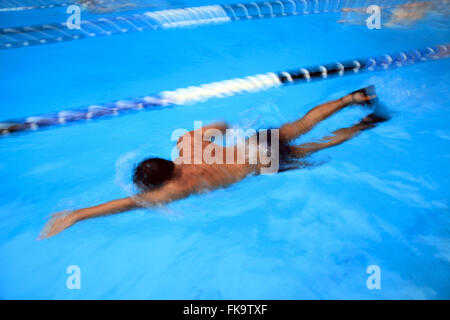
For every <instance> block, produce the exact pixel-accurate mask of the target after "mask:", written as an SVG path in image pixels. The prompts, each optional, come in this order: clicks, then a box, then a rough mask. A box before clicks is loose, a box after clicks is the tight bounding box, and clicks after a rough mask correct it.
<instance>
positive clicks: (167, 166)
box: [133, 158, 175, 190]
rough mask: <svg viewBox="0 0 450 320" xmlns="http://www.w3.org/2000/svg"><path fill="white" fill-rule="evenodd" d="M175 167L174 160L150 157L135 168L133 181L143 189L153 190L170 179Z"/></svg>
mask: <svg viewBox="0 0 450 320" xmlns="http://www.w3.org/2000/svg"><path fill="white" fill-rule="evenodd" d="M174 169H175V163H173V162H172V161H169V160H165V159H161V158H148V159H145V160H143V161H141V162H140V163H139V164H138V165H137V166H136V167H135V168H134V173H133V182H134V183H135V184H136V185H137V186H138V187H139V188H140V189H142V190H153V189H156V188H158V187H160V186H161V185H163V184H164V183H166V182H167V181H169V180H170V179H171V178H172V176H173V171H174Z"/></svg>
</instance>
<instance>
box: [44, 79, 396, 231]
mask: <svg viewBox="0 0 450 320" xmlns="http://www.w3.org/2000/svg"><path fill="white" fill-rule="evenodd" d="M374 101H376V95H375V90H374V88H373V87H368V88H364V89H361V90H358V91H355V92H353V93H350V94H348V95H346V96H344V97H342V98H340V99H338V100H335V101H331V102H327V103H324V104H322V105H319V106H317V107H315V108H313V109H311V110H310V111H309V112H308V113H306V115H305V116H304V117H302V118H300V119H298V120H295V121H293V122H289V123H286V124H284V125H283V126H282V127H280V128H279V139H280V143H284V144H286V145H287V143H288V142H290V141H292V140H295V139H296V138H298V137H299V136H300V135H302V134H304V133H306V132H308V131H310V130H311V129H312V128H313V127H314V126H315V125H316V124H318V123H319V122H321V121H322V120H324V119H326V118H328V117H330V116H331V115H333V114H335V113H336V112H338V111H340V110H342V109H343V108H345V107H347V106H351V105H369V106H370V105H372V104H373V102H374ZM386 120H387V118H385V117H382V116H380V115H377V114H376V113H371V114H369V115H368V116H366V117H365V118H364V119H362V120H361V121H360V122H358V123H357V124H355V125H353V126H351V127H347V128H342V129H339V130H337V131H334V132H332V134H331V135H330V136H327V137H324V138H323V139H322V140H321V141H319V142H313V143H306V144H302V145H292V146H291V145H288V148H289V153H290V155H291V156H292V157H294V158H304V157H307V156H309V155H310V154H312V153H314V152H317V151H319V150H322V149H325V148H329V147H332V146H336V145H338V144H341V143H343V142H344V141H347V140H349V139H351V138H352V137H354V136H356V135H357V134H358V133H360V132H362V131H363V130H366V129H370V128H373V127H375V125H376V124H377V123H379V122H383V121H386ZM210 129H213V130H217V131H220V132H221V133H225V131H226V129H227V125H226V123H223V122H221V123H215V124H212V125H209V126H205V127H202V128H201V129H198V130H196V131H190V132H188V133H186V134H185V135H183V136H182V137H181V138H180V139H179V140H178V143H177V147H178V149H179V151H180V157H179V158H178V159H177V160H175V161H174V164H175V165H174V170H173V175H172V176H171V179H170V180H168V181H167V182H165V183H164V184H162V185H161V186H160V187H158V188H156V189H154V190H151V191H147V192H142V193H140V194H137V195H135V196H132V197H126V198H122V199H118V200H112V201H109V202H106V203H104V204H101V205H98V206H94V207H89V208H85V209H79V210H74V211H63V212H59V213H56V214H54V215H53V216H52V218H51V219H50V220H49V221H48V222H47V224H46V226H45V227H44V229H43V230H42V233H41V235H40V236H39V239H44V238H49V237H52V236H54V235H56V234H58V233H60V232H61V231H63V230H65V229H67V228H69V227H70V226H72V225H74V224H76V223H77V222H80V221H83V220H86V219H91V218H96V217H100V216H106V215H110V214H114V213H120V212H124V211H129V210H133V209H137V208H148V207H155V206H159V205H164V204H167V203H170V202H172V201H176V200H179V199H182V198H186V197H188V196H190V195H192V194H198V193H203V192H207V191H209V190H213V189H217V188H222V187H226V186H228V185H231V184H233V183H235V182H238V181H240V180H242V179H244V178H245V177H246V176H248V175H250V174H254V173H257V172H258V171H259V170H260V169H261V166H260V165H258V164H257V165H252V164H249V163H242V164H229V163H225V162H224V163H223V164H216V163H214V164H206V163H200V164H194V163H193V161H192V162H190V164H186V163H184V162H183V161H180V159H181V157H182V156H183V154H182V152H183V150H182V148H181V147H180V146H181V145H182V143H183V142H184V139H186V138H190V140H189V141H190V142H191V148H192V150H193V148H194V145H195V144H194V143H193V141H194V136H195V135H196V134H200V136H201V137H202V143H201V144H200V146H199V147H200V148H201V152H200V154H203V150H204V149H205V148H207V147H208V146H209V145H210V144H213V143H214V142H212V141H211V140H210V139H208V137H205V133H206V132H210V131H211V130H210ZM205 140H206V141H205ZM214 147H215V148H223V149H224V150H223V152H222V154H223V155H225V154H226V150H225V149H226V148H234V147H235V146H231V147H222V146H218V145H214ZM193 154H194V152H192V155H193Z"/></svg>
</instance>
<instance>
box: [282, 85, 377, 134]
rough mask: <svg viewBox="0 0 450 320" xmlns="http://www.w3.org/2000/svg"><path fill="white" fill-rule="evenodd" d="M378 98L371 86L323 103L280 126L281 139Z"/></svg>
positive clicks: (301, 132) (304, 131) (303, 131)
mask: <svg viewBox="0 0 450 320" xmlns="http://www.w3.org/2000/svg"><path fill="white" fill-rule="evenodd" d="M375 99H376V94H375V87H374V86H369V87H367V88H363V89H360V90H357V91H355V92H352V93H350V94H348V95H346V96H345V97H342V98H340V99H338V100H334V101H331V102H327V103H324V104H321V105H319V106H317V107H315V108H313V109H311V110H310V111H308V113H306V115H305V116H304V117H303V118H301V119H298V120H296V121H294V122H289V123H286V124H285V125H283V126H282V127H281V128H280V132H279V137H280V141H283V142H288V141H290V140H293V139H296V138H297V137H299V136H300V135H302V134H304V133H306V132H308V131H310V130H311V129H312V128H313V127H314V126H315V125H316V124H318V123H319V122H320V121H322V120H324V119H326V118H328V117H330V116H331V115H333V114H334V113H336V112H338V111H339V110H342V109H343V108H345V107H347V106H350V105H353V104H361V105H362V104H370V103H371V102H374V101H375Z"/></svg>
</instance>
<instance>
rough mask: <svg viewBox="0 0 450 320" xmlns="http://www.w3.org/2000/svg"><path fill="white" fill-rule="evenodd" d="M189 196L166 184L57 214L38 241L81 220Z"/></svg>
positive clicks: (177, 187) (180, 187)
mask: <svg viewBox="0 0 450 320" xmlns="http://www.w3.org/2000/svg"><path fill="white" fill-rule="evenodd" d="M189 194H190V192H189V190H188V188H187V187H186V186H182V185H181V184H179V185H173V184H168V185H167V186H164V187H162V188H161V189H158V190H155V191H150V192H145V193H141V194H138V195H136V196H133V197H127V198H122V199H117V200H112V201H109V202H106V203H103V204H101V205H98V206H94V207H89V208H84V209H79V210H74V211H62V212H58V213H56V214H54V215H53V216H52V218H51V219H50V220H49V221H48V222H47V224H46V225H45V227H44V229H43V230H42V232H41V234H40V236H39V238H38V239H39V240H42V239H45V238H49V237H52V236H54V235H56V234H58V233H60V232H61V231H63V230H65V229H67V228H69V227H71V226H73V225H74V224H76V223H77V222H80V221H82V220H87V219H91V218H97V217H101V216H106V215H110V214H115V213H121V212H125V211H129V210H133V209H137V208H144V207H152V206H157V205H161V204H165V203H169V202H172V201H174V200H178V199H181V198H184V197H187V196H188V195H189Z"/></svg>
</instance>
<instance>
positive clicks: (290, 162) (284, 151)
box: [256, 129, 296, 172]
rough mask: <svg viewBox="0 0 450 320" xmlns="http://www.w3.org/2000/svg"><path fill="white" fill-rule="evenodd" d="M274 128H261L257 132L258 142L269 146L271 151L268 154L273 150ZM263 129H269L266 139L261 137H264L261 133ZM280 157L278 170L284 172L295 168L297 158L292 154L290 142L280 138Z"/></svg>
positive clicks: (268, 150) (268, 149)
mask: <svg viewBox="0 0 450 320" xmlns="http://www.w3.org/2000/svg"><path fill="white" fill-rule="evenodd" d="M272 130H273V129H260V130H258V131H257V132H256V138H257V141H258V144H260V143H262V144H264V145H265V146H267V152H268V153H269V154H268V156H271V155H270V152H271V150H272V149H271V146H272V142H273V141H272ZM261 131H267V138H266V139H265V141H264V139H260V138H263V137H260V133H261ZM278 152H279V153H278V159H279V169H278V172H282V171H287V170H290V169H294V167H295V162H296V161H295V158H294V156H293V154H292V150H291V147H290V146H289V144H288V143H287V142H285V141H282V140H278Z"/></svg>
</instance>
